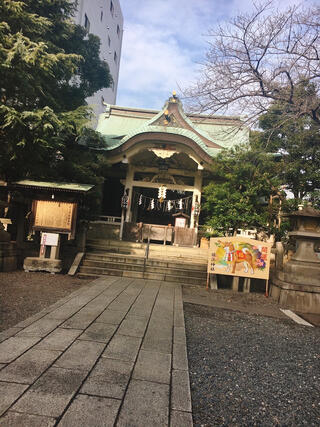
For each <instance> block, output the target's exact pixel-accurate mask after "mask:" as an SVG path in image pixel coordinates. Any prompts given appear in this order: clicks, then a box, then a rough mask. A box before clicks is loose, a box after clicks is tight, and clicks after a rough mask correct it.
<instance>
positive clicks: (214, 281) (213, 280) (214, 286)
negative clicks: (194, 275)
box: [210, 273, 218, 291]
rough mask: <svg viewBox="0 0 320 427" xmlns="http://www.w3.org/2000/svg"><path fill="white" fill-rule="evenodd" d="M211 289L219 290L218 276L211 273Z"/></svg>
mask: <svg viewBox="0 0 320 427" xmlns="http://www.w3.org/2000/svg"><path fill="white" fill-rule="evenodd" d="M210 289H213V290H215V291H216V290H218V280H217V275H216V274H211V273H210Z"/></svg>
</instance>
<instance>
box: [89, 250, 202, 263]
mask: <svg viewBox="0 0 320 427" xmlns="http://www.w3.org/2000/svg"><path fill="white" fill-rule="evenodd" d="M89 253H94V254H96V255H112V254H114V255H127V256H136V257H144V256H145V250H141V249H132V250H130V251H129V250H127V251H125V250H122V249H121V248H111V247H108V248H103V247H90V246H87V254H89ZM149 258H153V259H165V260H166V259H175V260H181V261H184V260H186V261H188V262H190V261H191V262H192V261H194V262H198V263H200V264H201V263H207V260H208V254H207V252H206V253H204V254H202V253H200V254H199V253H198V252H196V251H194V252H192V251H190V252H181V251H179V248H174V249H173V250H162V251H159V250H154V249H153V248H150V251H149Z"/></svg>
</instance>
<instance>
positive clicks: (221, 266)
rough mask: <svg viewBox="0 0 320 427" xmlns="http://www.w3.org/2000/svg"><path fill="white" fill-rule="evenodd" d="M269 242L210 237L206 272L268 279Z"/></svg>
mask: <svg viewBox="0 0 320 427" xmlns="http://www.w3.org/2000/svg"><path fill="white" fill-rule="evenodd" d="M270 254H271V243H266V242H261V241H259V240H253V239H248V238H246V237H241V236H238V237H219V238H211V239H210V248H209V259H208V273H213V274H224V275H229V276H230V275H231V276H240V277H250V278H256V279H265V280H268V279H269V270H270Z"/></svg>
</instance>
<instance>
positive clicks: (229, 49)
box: [185, 0, 320, 123]
mask: <svg viewBox="0 0 320 427" xmlns="http://www.w3.org/2000/svg"><path fill="white" fill-rule="evenodd" d="M209 35H210V37H211V41H210V48H209V51H208V53H207V56H206V62H205V64H204V65H203V69H202V74H201V77H200V79H199V80H198V82H197V83H196V84H194V85H193V86H192V87H191V88H189V89H188V90H187V91H186V92H185V94H186V96H187V97H188V98H189V99H190V103H191V109H192V110H194V111H195V110H197V111H199V110H200V111H201V112H204V111H206V112H211V113H217V112H220V113H225V112H226V111H228V112H234V111H237V112H238V113H240V114H246V115H247V116H248V121H250V122H254V121H255V120H256V119H257V117H258V116H259V115H260V114H261V113H263V112H265V111H266V110H267V108H268V106H269V105H270V103H271V102H278V103H281V104H282V105H285V106H287V109H288V111H289V112H290V115H291V117H292V114H293V115H295V116H296V117H301V116H309V117H311V119H312V120H314V121H315V122H317V123H320V101H319V100H320V97H319V91H320V7H319V6H313V7H310V8H309V9H303V8H302V7H301V6H291V7H288V8H287V9H285V10H283V11H281V10H276V8H275V3H274V1H273V0H267V1H264V2H263V3H253V11H252V12H251V13H240V14H238V15H237V16H236V17H234V18H233V19H232V20H231V21H230V22H229V23H228V24H226V25H220V26H219V27H218V28H217V30H212V31H210V33H209Z"/></svg>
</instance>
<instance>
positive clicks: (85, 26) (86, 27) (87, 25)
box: [84, 13, 90, 32]
mask: <svg viewBox="0 0 320 427" xmlns="http://www.w3.org/2000/svg"><path fill="white" fill-rule="evenodd" d="M84 28H85V29H86V30H87V32H89V31H90V21H89V18H88V17H87V14H86V13H85V14H84Z"/></svg>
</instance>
